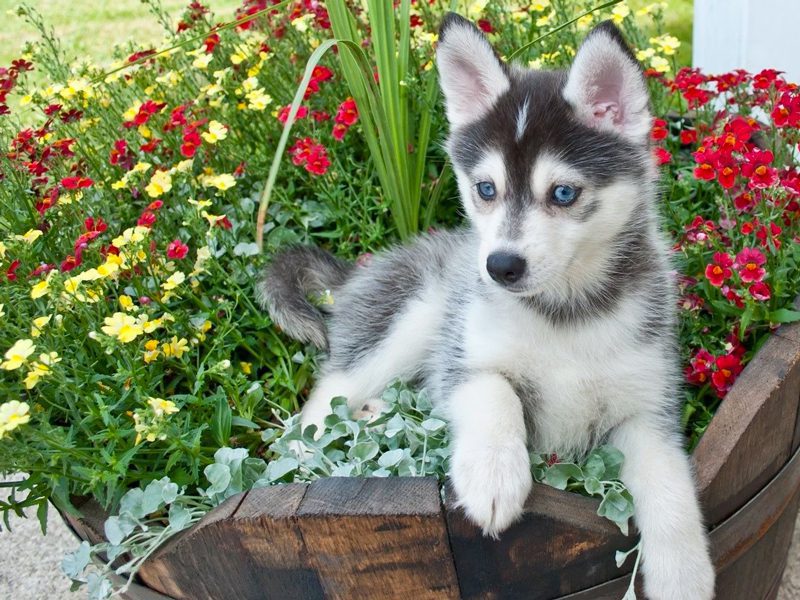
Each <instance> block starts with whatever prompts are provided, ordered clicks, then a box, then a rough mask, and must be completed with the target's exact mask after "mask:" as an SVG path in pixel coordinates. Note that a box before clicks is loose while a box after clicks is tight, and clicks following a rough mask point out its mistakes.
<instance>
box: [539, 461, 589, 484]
mask: <svg viewBox="0 0 800 600" xmlns="http://www.w3.org/2000/svg"><path fill="white" fill-rule="evenodd" d="M570 479H583V471H581V468H580V467H579V466H578V465H576V464H573V463H556V464H554V465H552V466H550V467H549V468H548V469H547V471H545V474H544V482H545V483H546V484H547V485H549V486H551V487H554V488H556V489H559V490H564V489H566V488H567V483H569V480H570Z"/></svg>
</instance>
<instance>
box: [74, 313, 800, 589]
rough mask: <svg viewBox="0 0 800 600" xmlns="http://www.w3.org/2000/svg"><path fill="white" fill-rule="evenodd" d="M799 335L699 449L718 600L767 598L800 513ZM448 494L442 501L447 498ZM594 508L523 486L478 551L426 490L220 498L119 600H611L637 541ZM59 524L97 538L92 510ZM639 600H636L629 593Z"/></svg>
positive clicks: (355, 489)
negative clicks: (508, 516)
mask: <svg viewBox="0 0 800 600" xmlns="http://www.w3.org/2000/svg"><path fill="white" fill-rule="evenodd" d="M798 404H800V324H795V325H791V326H783V327H781V328H780V329H779V330H778V331H777V332H775V334H774V335H772V336H771V337H770V339H769V340H768V341H767V342H766V343H765V344H764V346H763V347H762V348H761V349H760V350H759V352H758V353H757V355H756V356H755V357H754V358H753V360H752V361H751V362H750V364H749V365H748V366H747V368H746V369H745V370H744V372H743V373H742V374H741V376H740V377H739V379H738V381H737V382H736V384H735V385H734V386H733V388H732V389H731V391H730V392H729V393H728V395H727V397H726V399H725V401H724V402H723V403H722V405H721V406H720V408H719V410H718V412H717V414H716V415H715V417H714V418H713V420H712V422H711V424H710V425H709V427H708V430H707V432H706V434H705V435H704V436H703V438H702V440H701V441H700V443H699V445H698V446H697V448H696V450H695V452H694V461H695V464H696V469H697V477H698V482H699V486H700V491H701V497H702V503H703V506H704V514H705V515H706V519H707V521H708V523H709V527H710V529H711V534H710V535H711V542H712V548H713V559H714V563H715V565H716V569H717V574H718V575H717V577H718V578H717V597H718V598H720V599H721V600H757V599H762V598H763V599H772V598H775V597H776V595H777V592H778V587H779V585H780V581H781V575H782V574H783V570H784V567H785V565H786V557H787V554H788V550H789V545H790V543H791V539H792V534H793V531H794V523H795V517H796V515H797V510H798V502H800V453H799V452H798V446H800V414H798ZM445 497H447V494H446V493H445ZM597 507H598V502H597V501H596V500H594V499H590V498H585V497H582V496H578V495H576V494H572V493H567V492H562V491H558V490H555V489H553V488H550V487H546V486H543V485H536V486H534V490H533V492H532V493H531V496H530V498H529V499H528V502H527V505H526V514H525V517H524V519H523V520H522V521H521V522H520V523H518V524H516V525H515V526H513V527H512V528H511V529H509V530H508V531H507V532H505V533H504V534H503V536H502V537H501V539H500V540H499V541H494V540H490V539H486V538H484V537H483V536H482V535H481V534H480V532H479V531H478V530H477V529H476V528H475V527H474V526H473V525H471V524H470V523H469V522H467V521H466V520H465V519H464V517H463V515H462V514H460V513H459V512H458V511H455V510H451V509H450V508H448V506H447V503H446V502H444V503H443V502H442V500H441V493H440V489H439V485H438V483H437V481H436V480H435V479H430V478H425V479H422V478H389V479H357V478H330V479H323V480H319V481H316V482H314V483H312V484H309V485H307V484H287V485H278V486H274V487H271V488H265V489H258V490H253V491H250V492H246V493H243V494H240V495H238V496H235V497H233V498H230V499H228V500H227V501H226V502H225V503H224V504H222V505H221V506H219V507H217V508H216V509H215V510H213V511H212V512H210V513H209V514H208V515H207V516H206V517H205V518H204V519H203V520H202V521H200V522H199V523H198V524H197V525H195V526H194V527H193V528H191V529H189V530H187V531H185V532H183V533H181V534H179V535H177V536H176V537H174V538H173V539H171V540H170V541H168V542H167V543H166V544H165V545H164V546H163V547H162V548H161V549H160V550H159V551H158V552H157V553H156V554H154V555H153V556H152V557H151V559H149V561H148V562H146V563H145V565H144V566H143V567H142V569H141V571H140V586H139V587H138V588H136V589H132V590H131V591H130V593H129V597H130V598H136V599H142V600H154V599H157V598H164V597H167V598H175V599H186V600H203V599H209V600H210V599H213V600H225V599H236V600H240V599H246V598H253V599H256V598H257V599H263V598H280V599H294V598H296V599H302V600H314V599H322V598H334V599H341V600H345V599H346V600H357V599H371V600H372V599H376V598H414V600H423V599H426V598H431V599H434V598H435V599H439V598H520V599H522V598H524V599H526V600H532V599H545V598H548V599H549V598H561V599H562V600H567V599H569V600H620V598H621V597H622V595H623V594H624V591H625V589H626V588H627V586H628V582H629V579H630V575H629V574H630V569H631V564H630V563H632V562H633V561H631V560H629V561H628V563H627V564H626V565H624V566H623V567H622V568H619V569H618V568H617V567H616V565H615V562H614V554H615V551H617V550H628V549H630V548H631V547H632V546H633V545H634V544H635V541H636V540H635V536H634V535H632V536H630V537H625V536H623V535H622V534H621V533H620V532H619V530H618V529H617V528H616V526H615V525H613V524H612V523H610V522H609V521H607V520H605V519H603V518H601V517H598V516H597V514H596V511H597ZM82 511H83V513H84V518H83V519H81V520H74V519H71V520H70V523H71V525H72V526H73V528H74V529H75V530H76V532H77V533H78V534H79V535H80V536H81V537H83V538H85V539H89V540H98V539H99V538H100V536H101V535H102V533H101V532H102V526H101V523H102V514H101V513H100V512H99V511H98V507H97V506H96V505H94V504H93V503H92V502H89V503H87V504H85V505H84V506H83V507H82ZM640 597H643V596H641V595H640Z"/></svg>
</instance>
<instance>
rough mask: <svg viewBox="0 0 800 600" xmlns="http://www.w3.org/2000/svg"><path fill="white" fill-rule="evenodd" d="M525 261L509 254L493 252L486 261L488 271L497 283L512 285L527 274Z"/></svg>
mask: <svg viewBox="0 0 800 600" xmlns="http://www.w3.org/2000/svg"><path fill="white" fill-rule="evenodd" d="M525 267H526V263H525V259H524V258H522V257H521V256H519V255H517V254H510V253H508V252H493V253H492V254H490V255H489V258H487V259H486V270H487V271H488V272H489V275H490V276H491V278H492V279H494V280H495V281H496V282H497V283H499V284H501V285H510V284H512V283H514V282H515V281H519V280H520V279H522V276H523V275H524V274H525Z"/></svg>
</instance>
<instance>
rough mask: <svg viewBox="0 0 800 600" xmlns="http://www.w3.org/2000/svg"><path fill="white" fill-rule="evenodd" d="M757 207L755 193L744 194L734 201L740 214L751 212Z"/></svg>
mask: <svg viewBox="0 0 800 600" xmlns="http://www.w3.org/2000/svg"><path fill="white" fill-rule="evenodd" d="M755 205H756V201H755V196H754V195H753V192H743V193H741V194H739V195H738V196H736V198H734V199H733V206H734V207H735V208H736V210H737V211H739V212H749V211H751V210H752V209H753V208H754V207H755Z"/></svg>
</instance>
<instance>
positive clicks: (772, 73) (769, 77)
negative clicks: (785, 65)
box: [753, 69, 780, 90]
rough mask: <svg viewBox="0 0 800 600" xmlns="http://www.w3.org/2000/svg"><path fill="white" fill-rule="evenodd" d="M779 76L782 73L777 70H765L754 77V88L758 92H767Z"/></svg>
mask: <svg viewBox="0 0 800 600" xmlns="http://www.w3.org/2000/svg"><path fill="white" fill-rule="evenodd" d="M779 74H780V71H776V70H775V69H764V70H763V71H761V72H760V73H756V74H755V75H753V87H754V88H755V89H757V90H766V89H768V88H769V86H770V85H772V84H773V83H774V82H775V80H776V79H777V77H778V75H779Z"/></svg>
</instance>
